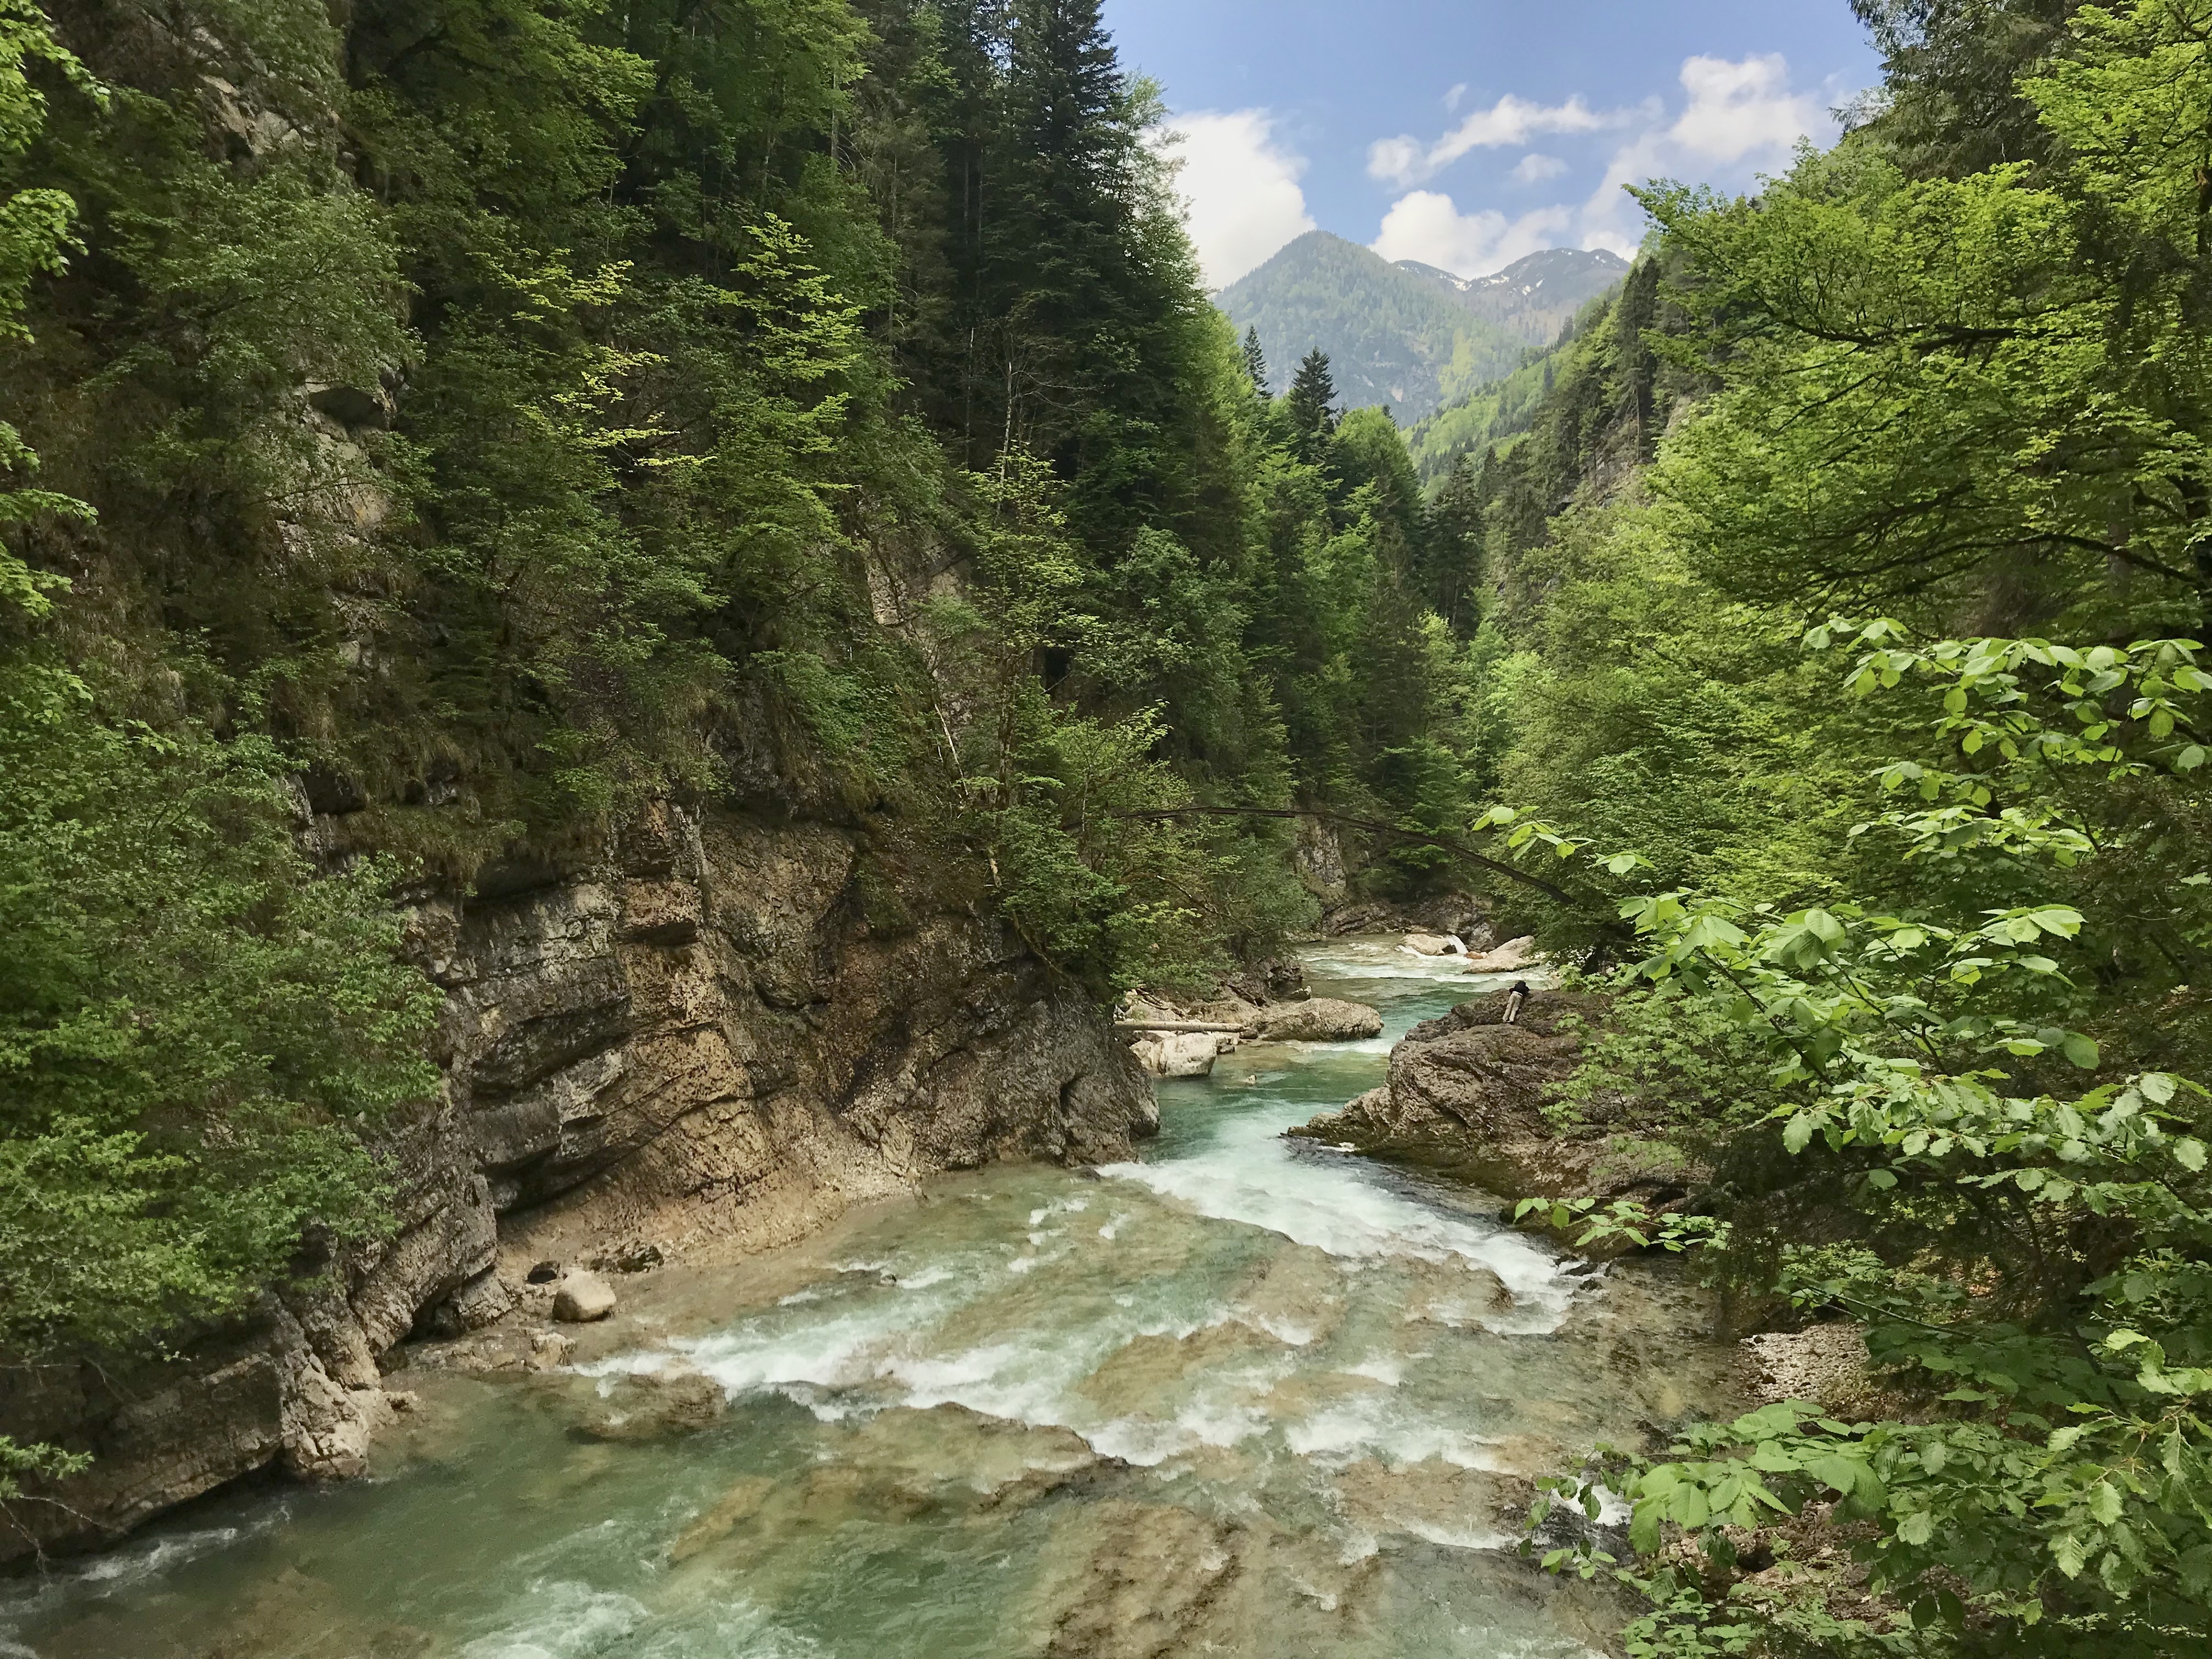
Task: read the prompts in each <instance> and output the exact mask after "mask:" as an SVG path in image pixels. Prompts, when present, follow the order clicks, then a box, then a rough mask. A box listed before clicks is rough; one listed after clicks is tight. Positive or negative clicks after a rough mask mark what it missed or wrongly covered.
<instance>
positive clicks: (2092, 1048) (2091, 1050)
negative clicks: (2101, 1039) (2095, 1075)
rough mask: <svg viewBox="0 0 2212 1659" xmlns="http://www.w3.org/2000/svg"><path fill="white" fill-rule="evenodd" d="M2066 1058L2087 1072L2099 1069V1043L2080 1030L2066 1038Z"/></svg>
mask: <svg viewBox="0 0 2212 1659" xmlns="http://www.w3.org/2000/svg"><path fill="white" fill-rule="evenodd" d="M2066 1058H2067V1059H2069V1060H2072V1061H2073V1062H2074V1063H2075V1065H2076V1066H2080V1067H2081V1069H2082V1070H2083V1071H2085V1072H2093V1071H2095V1070H2096V1069H2097V1061H2098V1058H2099V1055H2098V1053H2097V1045H2096V1044H2095V1043H2094V1042H2092V1041H2090V1039H2088V1038H2087V1037H2085V1036H2081V1033H2079V1032H2078V1031H2077V1032H2075V1034H2074V1035H2073V1036H2069V1037H2068V1038H2067V1039H2066Z"/></svg>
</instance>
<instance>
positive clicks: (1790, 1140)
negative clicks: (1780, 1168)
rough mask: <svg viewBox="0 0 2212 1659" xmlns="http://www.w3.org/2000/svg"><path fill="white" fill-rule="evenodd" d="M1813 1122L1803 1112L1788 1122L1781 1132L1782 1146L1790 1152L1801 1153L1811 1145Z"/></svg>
mask: <svg viewBox="0 0 2212 1659" xmlns="http://www.w3.org/2000/svg"><path fill="white" fill-rule="evenodd" d="M1814 1127H1815V1125H1814V1120H1813V1119H1812V1118H1811V1117H1810V1116H1808V1115H1807V1114H1805V1113H1803V1112H1800V1113H1799V1114H1798V1115H1796V1117H1793V1118H1791V1119H1790V1121H1789V1123H1788V1125H1787V1126H1786V1127H1784V1129H1783V1131H1782V1144H1783V1146H1784V1147H1786V1148H1788V1149H1789V1151H1790V1152H1793V1153H1794V1152H1803V1151H1804V1150H1805V1149H1806V1147H1808V1146H1811V1145H1812V1144H1813V1130H1814Z"/></svg>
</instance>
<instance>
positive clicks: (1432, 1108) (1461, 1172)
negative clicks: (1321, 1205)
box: [1290, 991, 1701, 1206]
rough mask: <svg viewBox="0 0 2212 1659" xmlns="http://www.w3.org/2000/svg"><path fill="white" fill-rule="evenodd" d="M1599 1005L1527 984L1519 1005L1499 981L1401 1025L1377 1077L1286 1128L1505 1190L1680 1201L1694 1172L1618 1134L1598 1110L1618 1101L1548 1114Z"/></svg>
mask: <svg viewBox="0 0 2212 1659" xmlns="http://www.w3.org/2000/svg"><path fill="white" fill-rule="evenodd" d="M1605 1006H1606V1005H1605V999H1604V998H1602V997H1599V996H1594V995H1589V994H1582V993H1574V992H1565V991H1534V992H1530V993H1528V994H1526V995H1525V996H1522V997H1521V998H1520V999H1519V1000H1518V1002H1517V1006H1516V998H1515V996H1514V994H1512V993H1511V992H1507V991H1498V992H1493V993H1492V994H1488V995H1486V996H1480V997H1476V998H1474V1000H1471V1001H1468V1002H1463V1003H1462V1004H1461V1005H1460V1006H1458V1007H1456V1008H1455V1009H1453V1010H1452V1012H1450V1013H1449V1014H1446V1015H1444V1016H1443V1018H1439V1019H1432V1020H1428V1021H1426V1022H1425V1023H1424V1024H1419V1025H1416V1026H1415V1027H1414V1028H1413V1030H1411V1031H1409V1032H1407V1034H1406V1038H1405V1041H1404V1042H1401V1043H1400V1044H1399V1045H1398V1046H1397V1048H1395V1049H1393V1050H1392V1051H1391V1054H1390V1070H1389V1081H1388V1082H1387V1083H1386V1084H1385V1085H1383V1087H1382V1088H1380V1089H1375V1090H1370V1091H1369V1092H1368V1093H1366V1094H1364V1095H1362V1096H1361V1097H1359V1098H1358V1099H1357V1100H1355V1101H1353V1102H1352V1103H1351V1104H1350V1105H1348V1106H1346V1107H1344V1108H1343V1109H1341V1110H1339V1111H1334V1112H1325V1113H1323V1114H1322V1115H1321V1116H1319V1117H1316V1118H1315V1119H1314V1120H1313V1121H1311V1122H1310V1123H1307V1124H1305V1125H1304V1126H1302V1127H1298V1128H1296V1129H1293V1130H1291V1131H1290V1133H1291V1134H1292V1135H1293V1136H1297V1137H1298V1138H1301V1139H1310V1140H1320V1141H1326V1142H1328V1144H1330V1145H1332V1146H1340V1147H1343V1148H1345V1149H1346V1150H1348V1151H1353V1152H1365V1153H1369V1154H1371V1155H1374V1156H1376V1157H1383V1158H1393V1159H1396V1160H1399V1161H1401V1162H1405V1163H1411V1164H1419V1165H1421V1166H1423V1167H1425V1168H1429V1169H1433V1170H1439V1171H1441V1172H1443V1173H1445V1174H1449V1175H1452V1176H1457V1177H1459V1178H1461V1179H1463V1180H1467V1181H1471V1182H1475V1183H1476V1184H1478V1185H1480V1186H1483V1187H1486V1188H1490V1189H1491V1190H1492V1191H1494V1192H1498V1193H1500V1194H1504V1195H1506V1196H1509V1197H1516V1198H1518V1197H1528V1196H1543V1197H1551V1198H1565V1197H1577V1196H1581V1195H1584V1194H1588V1195H1590V1196H1595V1197H1601V1198H1602V1197H1616V1196H1618V1197H1636V1198H1639V1199H1642V1200H1645V1201H1647V1202H1650V1203H1654V1204H1657V1205H1661V1206H1664V1205H1667V1204H1669V1203H1672V1202H1675V1201H1678V1200H1680V1198H1681V1197H1682V1196H1683V1195H1684V1194H1685V1193H1686V1190H1687V1189H1688V1188H1691V1187H1692V1186H1693V1185H1695V1184H1696V1183H1697V1182H1698V1181H1699V1179H1701V1176H1700V1173H1699V1171H1697V1170H1692V1169H1690V1168H1688V1167H1687V1166H1686V1164H1685V1163H1684V1161H1683V1160H1682V1158H1681V1157H1680V1155H1679V1154H1677V1153H1674V1152H1672V1151H1671V1149H1668V1148H1667V1147H1665V1146H1661V1145H1659V1144H1657V1143H1656V1142H1654V1141H1652V1140H1651V1139H1647V1138H1644V1137H1639V1136H1636V1135H1632V1134H1619V1135H1616V1134H1615V1133H1613V1131H1612V1128H1611V1127H1609V1126H1608V1123H1607V1121H1600V1120H1602V1119H1605V1118H1606V1117H1607V1115H1608V1113H1609V1112H1611V1111H1612V1110H1613V1109H1615V1108H1622V1107H1625V1105H1626V1103H1621V1102H1613V1103H1596V1104H1595V1109H1592V1110H1590V1111H1586V1112H1584V1113H1583V1114H1580V1115H1578V1116H1577V1120H1576V1121H1572V1122H1565V1123H1559V1122H1554V1121H1553V1119H1552V1117H1551V1116H1549V1115H1547V1112H1546V1108H1547V1107H1548V1106H1551V1105H1553V1103H1555V1102H1557V1100H1558V1099H1559V1091H1560V1089H1561V1086H1562V1085H1564V1084H1565V1082H1566V1081H1567V1079H1569V1078H1571V1076H1573V1075H1574V1073H1575V1069H1576V1067H1577V1065H1579V1064H1580V1061H1581V1058H1582V1037H1583V1031H1584V1030H1587V1029H1589V1028H1590V1027H1592V1026H1594V1025H1595V1024H1597V1023H1598V1022H1599V1021H1600V1020H1601V1019H1602V1018H1603V1017H1604V1013H1605ZM1509 1015H1510V1016H1511V1018H1510V1020H1509V1018H1508V1016H1509Z"/></svg>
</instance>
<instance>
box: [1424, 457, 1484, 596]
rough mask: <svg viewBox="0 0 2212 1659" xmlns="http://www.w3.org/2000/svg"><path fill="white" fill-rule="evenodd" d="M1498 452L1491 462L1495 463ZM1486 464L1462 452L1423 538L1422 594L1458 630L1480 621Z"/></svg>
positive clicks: (1431, 512) (1432, 509) (1434, 504)
mask: <svg viewBox="0 0 2212 1659" xmlns="http://www.w3.org/2000/svg"><path fill="white" fill-rule="evenodd" d="M1495 456H1496V452H1495V451H1494V450H1493V451H1492V452H1491V459H1489V461H1488V465H1491V466H1494V465H1496V462H1495ZM1484 471H1485V466H1484V464H1481V463H1478V462H1477V461H1476V460H1475V459H1474V456H1472V455H1462V456H1461V457H1460V458H1459V460H1458V462H1457V464H1456V465H1454V466H1453V468H1452V471H1451V476H1450V477H1449V478H1447V479H1446V480H1445V481H1444V487H1443V489H1440V490H1438V491H1437V497H1436V500H1435V501H1433V502H1432V503H1431V505H1430V507H1429V513H1428V523H1427V525H1426V526H1425V533H1424V534H1423V536H1422V538H1421V570H1420V576H1421V597H1422V598H1423V599H1425V601H1426V602H1427V603H1428V605H1429V606H1430V608H1431V610H1433V611H1435V612H1436V613H1437V615H1438V616H1439V617H1443V619H1444V621H1445V623H1447V624H1449V627H1450V628H1451V630H1452V631H1453V632H1454V633H1455V634H1457V635H1462V636H1466V635H1472V634H1473V633H1474V630H1475V628H1476V627H1477V625H1478V624H1480V622H1481V621H1482V610H1481V605H1480V593H1479V588H1480V582H1481V576H1482V553H1483V545H1482V541H1483V528H1484V520H1485V517H1486V514H1485V513H1484V506H1485V495H1484V489H1483V476H1484Z"/></svg>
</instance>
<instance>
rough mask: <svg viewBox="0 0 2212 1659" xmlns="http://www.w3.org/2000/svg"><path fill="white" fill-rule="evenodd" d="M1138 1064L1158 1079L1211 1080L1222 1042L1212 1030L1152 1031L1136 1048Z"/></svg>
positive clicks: (1138, 1042)
mask: <svg viewBox="0 0 2212 1659" xmlns="http://www.w3.org/2000/svg"><path fill="white" fill-rule="evenodd" d="M1133 1047H1134V1049H1135V1052H1136V1055H1137V1064H1138V1065H1139V1066H1143V1067H1144V1068H1145V1070H1146V1071H1147V1072H1149V1073H1152V1075H1153V1076H1154V1077H1162V1078H1175V1077H1211V1076H1212V1075H1213V1062H1214V1061H1215V1060H1218V1059H1219V1058H1220V1057H1221V1039H1220V1038H1219V1037H1218V1036H1215V1035H1214V1034H1213V1033H1212V1032H1210V1031H1151V1032H1147V1033H1146V1035H1145V1036H1141V1037H1139V1039H1138V1040H1137V1042H1135V1044H1134V1045H1133Z"/></svg>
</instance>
